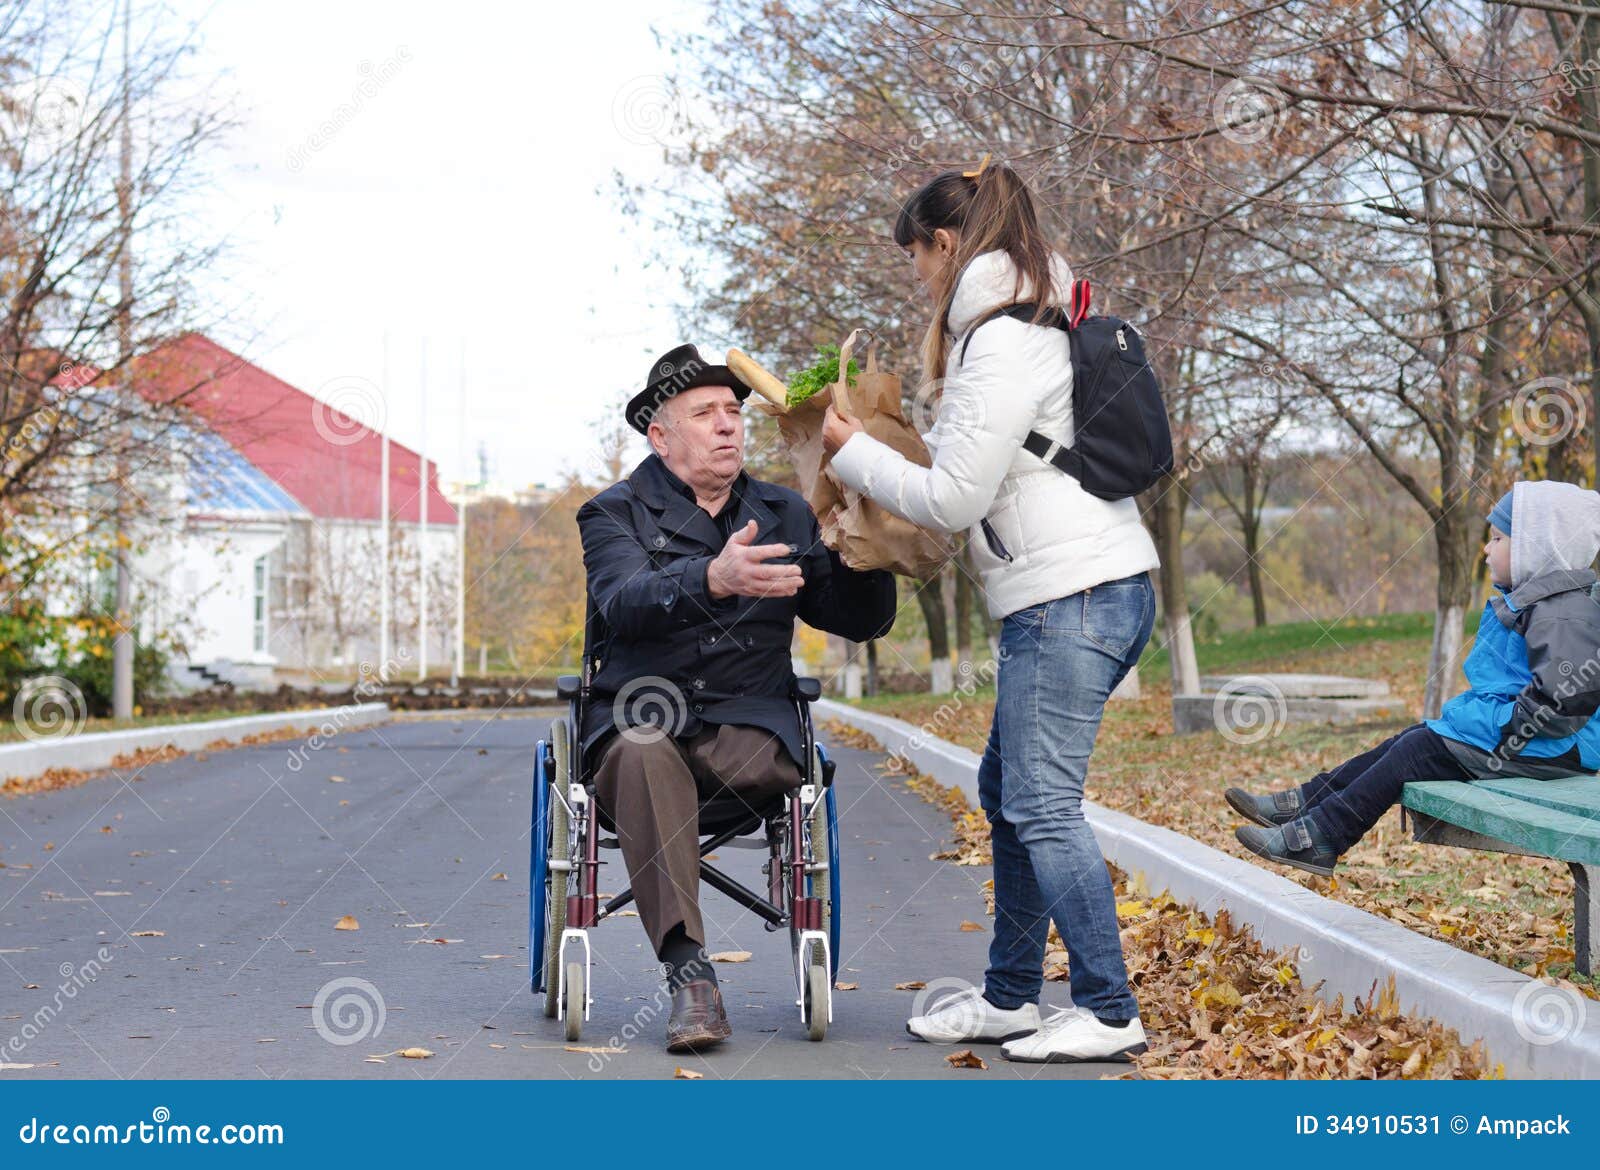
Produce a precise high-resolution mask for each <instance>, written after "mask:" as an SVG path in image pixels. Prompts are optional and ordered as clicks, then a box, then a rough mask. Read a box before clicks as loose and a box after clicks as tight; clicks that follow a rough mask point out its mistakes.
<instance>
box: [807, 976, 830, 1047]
mask: <svg viewBox="0 0 1600 1170" xmlns="http://www.w3.org/2000/svg"><path fill="white" fill-rule="evenodd" d="M827 1034H828V965H827V964H826V963H824V962H822V960H820V959H813V960H812V961H811V965H810V966H808V967H807V968H806V1036H807V1037H808V1038H810V1039H812V1040H821V1039H823V1038H824V1037H826V1036H827Z"/></svg>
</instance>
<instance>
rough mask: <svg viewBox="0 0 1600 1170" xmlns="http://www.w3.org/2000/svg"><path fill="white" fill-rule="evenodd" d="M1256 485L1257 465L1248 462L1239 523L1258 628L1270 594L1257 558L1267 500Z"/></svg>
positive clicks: (1265, 615)
mask: <svg viewBox="0 0 1600 1170" xmlns="http://www.w3.org/2000/svg"><path fill="white" fill-rule="evenodd" d="M1257 486H1258V476H1257V470H1256V467H1255V466H1254V465H1253V464H1251V463H1246V464H1245V467H1244V513H1243V514H1242V515H1241V516H1240V517H1239V526H1240V528H1242V529H1243V532H1244V554H1245V557H1246V558H1247V560H1246V562H1245V568H1246V572H1247V574H1248V576H1249V579H1250V605H1251V608H1252V609H1253V610H1254V613H1255V621H1256V629H1258V630H1259V629H1261V628H1262V627H1263V626H1265V625H1266V624H1267V593H1266V586H1265V585H1263V584H1262V581H1261V561H1260V560H1259V559H1258V557H1259V555H1260V552H1261V509H1262V507H1263V506H1264V504H1265V503H1266V501H1265V499H1258V498H1257V491H1256V489H1257Z"/></svg>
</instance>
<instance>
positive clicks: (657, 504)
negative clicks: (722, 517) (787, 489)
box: [628, 452, 778, 552]
mask: <svg viewBox="0 0 1600 1170" xmlns="http://www.w3.org/2000/svg"><path fill="white" fill-rule="evenodd" d="M628 483H629V485H630V486H631V487H632V488H633V492H634V494H635V495H636V496H638V497H639V499H640V500H642V501H643V502H644V504H645V506H646V507H648V508H649V509H650V510H651V511H652V512H655V513H656V515H657V516H658V518H659V519H658V523H659V524H660V525H661V528H662V530H663V531H664V532H666V533H667V534H668V535H673V536H683V537H691V538H693V539H694V540H696V541H698V542H699V543H700V544H702V545H704V546H705V547H706V548H708V549H712V550H714V551H717V552H720V551H722V546H723V545H724V544H725V543H726V541H724V540H723V538H722V533H721V532H720V531H718V529H717V522H716V520H714V519H713V518H712V516H711V514H710V513H709V512H707V511H706V510H705V509H704V508H702V507H701V506H700V505H699V504H698V503H696V502H695V498H694V489H693V488H691V487H690V486H689V485H688V484H686V483H684V482H683V480H681V479H679V478H678V477H677V476H676V475H674V474H673V473H672V471H671V469H669V468H668V467H667V465H666V464H665V463H663V462H662V461H661V456H659V455H657V454H655V453H654V452H651V453H650V455H648V456H647V457H645V459H644V460H642V461H641V462H640V464H639V466H637V467H635V468H634V469H633V471H632V473H631V474H630V475H629V476H628ZM769 487H770V485H768V484H765V483H762V482H761V481H760V480H758V479H752V478H751V477H750V476H749V475H748V474H747V473H746V472H745V471H744V470H743V469H742V468H741V469H740V471H739V474H738V476H737V477H736V478H735V479H734V481H733V494H732V496H731V497H730V498H729V500H728V502H727V503H726V504H724V505H723V507H725V508H734V509H736V511H735V513H734V516H735V524H734V527H735V528H736V529H737V528H740V527H742V526H743V525H744V524H745V523H747V522H748V521H750V520H754V521H755V522H756V538H755V542H754V543H756V544H763V543H767V538H768V537H770V536H771V535H772V534H773V533H774V532H775V531H776V529H777V527H778V515H777V513H776V512H774V511H773V510H772V508H771V506H770V504H771V502H772V500H773V498H774V496H773V495H772V493H771V492H770V491H769V490H768V489H769Z"/></svg>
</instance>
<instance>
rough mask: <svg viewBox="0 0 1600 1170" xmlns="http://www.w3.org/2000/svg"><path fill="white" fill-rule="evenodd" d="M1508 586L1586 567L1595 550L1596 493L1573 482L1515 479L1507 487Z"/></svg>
mask: <svg viewBox="0 0 1600 1170" xmlns="http://www.w3.org/2000/svg"><path fill="white" fill-rule="evenodd" d="M1511 493H1512V494H1511V585H1512V588H1516V587H1517V586H1519V585H1521V584H1522V583H1523V582H1525V581H1530V580H1532V579H1533V578H1535V577H1539V576H1542V575H1543V574H1545V573H1554V572H1558V571H1561V570H1563V569H1587V568H1589V566H1590V565H1591V564H1592V563H1593V562H1594V558H1595V553H1596V552H1597V551H1600V494H1597V493H1595V492H1592V491H1590V490H1589V489H1588V488H1581V487H1579V486H1578V485H1577V484H1573V483H1559V482H1556V481H1552V480H1543V481H1538V482H1531V481H1524V480H1519V481H1518V482H1517V483H1515V484H1513V485H1512V488H1511Z"/></svg>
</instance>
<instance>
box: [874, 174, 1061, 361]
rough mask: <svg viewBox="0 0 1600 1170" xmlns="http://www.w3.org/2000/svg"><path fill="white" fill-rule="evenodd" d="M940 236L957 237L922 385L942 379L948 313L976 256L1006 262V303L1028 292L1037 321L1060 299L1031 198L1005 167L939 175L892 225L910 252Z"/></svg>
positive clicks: (931, 328) (925, 346)
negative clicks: (998, 255)
mask: <svg viewBox="0 0 1600 1170" xmlns="http://www.w3.org/2000/svg"><path fill="white" fill-rule="evenodd" d="M939 228H947V229H954V230H955V231H956V232H958V233H959V234H960V242H959V243H958V245H957V247H956V253H955V257H954V259H953V261H952V262H951V265H950V268H949V274H948V277H947V278H946V279H945V281H944V282H943V285H942V287H941V288H939V289H938V290H937V296H936V297H935V302H934V305H935V310H934V315H933V320H932V321H931V322H929V325H928V332H927V334H926V335H925V336H924V337H923V342H922V376H923V379H924V380H925V381H927V382H932V381H935V380H936V379H939V378H942V377H944V364H945V358H946V357H947V355H948V353H949V346H950V339H949V334H948V327H949V315H950V305H951V302H952V301H953V300H954V299H955V292H956V286H957V285H958V284H959V283H960V280H961V274H962V273H963V272H964V271H966V268H967V265H968V264H970V263H971V262H972V259H973V257H974V256H981V255H982V254H983V253H985V252H994V251H1004V252H1005V253H1006V254H1007V255H1009V256H1010V257H1011V261H1012V263H1013V264H1014V265H1015V266H1016V270H1017V283H1016V286H1015V288H1014V289H1013V290H1012V294H1011V301H1012V303H1015V302H1016V301H1018V300H1020V299H1021V298H1022V295H1023V289H1024V288H1025V287H1028V286H1029V285H1031V286H1032V288H1034V289H1035V290H1038V301H1039V305H1040V312H1041V314H1042V312H1043V307H1044V306H1045V305H1046V304H1048V303H1050V302H1052V301H1056V300H1058V299H1059V298H1060V297H1061V296H1062V295H1064V294H1065V292H1066V290H1065V289H1055V288H1053V285H1052V280H1053V277H1052V273H1051V270H1050V257H1051V253H1052V249H1051V247H1050V242H1049V241H1048V240H1047V239H1045V237H1044V233H1043V232H1041V231H1040V230H1039V218H1038V215H1037V213H1036V212H1035V210H1034V204H1033V196H1032V194H1031V193H1030V192H1029V191H1028V187H1027V184H1025V183H1024V182H1023V181H1022V179H1021V177H1020V176H1019V175H1018V174H1017V173H1016V171H1014V170H1012V169H1011V168H1010V167H1008V166H1007V165H1006V164H1005V163H988V162H986V163H985V164H983V165H980V166H979V167H978V169H977V171H976V172H975V173H973V172H963V171H944V172H943V173H941V174H939V175H937V176H935V177H934V178H933V179H930V180H929V181H928V182H927V183H925V184H923V185H922V186H921V187H920V188H918V189H917V191H916V192H915V193H913V194H912V196H911V197H910V198H909V199H907V200H906V202H905V204H904V205H903V206H902V207H901V209H900V214H899V217H898V218H897V219H896V220H895V226H894V240H895V243H896V244H898V245H899V246H900V247H902V248H906V247H909V246H910V245H911V241H912V240H919V241H920V242H921V243H923V244H924V245H926V246H929V247H931V246H932V245H933V233H934V232H935V231H937V230H938V229H939Z"/></svg>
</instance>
